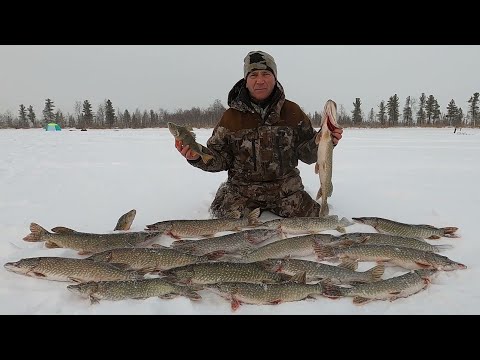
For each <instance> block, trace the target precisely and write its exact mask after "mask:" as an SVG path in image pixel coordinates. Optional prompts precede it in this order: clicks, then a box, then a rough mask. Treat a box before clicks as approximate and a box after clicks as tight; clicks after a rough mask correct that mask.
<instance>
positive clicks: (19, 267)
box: [4, 258, 40, 275]
mask: <svg viewBox="0 0 480 360" xmlns="http://www.w3.org/2000/svg"><path fill="white" fill-rule="evenodd" d="M39 263H40V258H27V259H21V260H19V261H15V262H8V263H6V264H5V265H4V267H5V269H7V270H8V271H11V272H14V273H16V274H22V275H27V274H28V273H29V272H30V271H32V270H33V269H35V267H36V266H38V264H39Z"/></svg>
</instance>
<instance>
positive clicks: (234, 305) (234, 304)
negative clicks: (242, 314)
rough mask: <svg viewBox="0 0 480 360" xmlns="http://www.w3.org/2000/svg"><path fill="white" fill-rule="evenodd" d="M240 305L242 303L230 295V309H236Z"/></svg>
mask: <svg viewBox="0 0 480 360" xmlns="http://www.w3.org/2000/svg"><path fill="white" fill-rule="evenodd" d="M241 305H242V302H241V301H240V300H238V299H235V297H233V296H232V299H231V300H230V306H231V308H232V311H237V310H238V308H239V307H240V306H241Z"/></svg>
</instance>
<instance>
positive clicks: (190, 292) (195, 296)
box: [182, 285, 203, 301]
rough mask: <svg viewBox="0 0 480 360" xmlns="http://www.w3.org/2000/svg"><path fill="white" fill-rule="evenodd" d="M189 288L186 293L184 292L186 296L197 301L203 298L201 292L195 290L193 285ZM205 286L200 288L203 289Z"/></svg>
mask: <svg viewBox="0 0 480 360" xmlns="http://www.w3.org/2000/svg"><path fill="white" fill-rule="evenodd" d="M189 288H190V289H189V290H188V291H187V292H186V293H185V294H182V295H184V296H186V297H188V298H189V299H190V300H193V301H197V300H201V299H202V297H201V296H200V294H198V293H196V292H195V291H194V290H193V286H192V285H189ZM202 289H203V287H202V288H201V289H199V290H202Z"/></svg>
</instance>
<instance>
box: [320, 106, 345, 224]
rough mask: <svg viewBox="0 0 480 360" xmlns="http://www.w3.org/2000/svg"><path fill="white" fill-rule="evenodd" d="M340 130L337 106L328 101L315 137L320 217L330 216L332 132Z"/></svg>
mask: <svg viewBox="0 0 480 360" xmlns="http://www.w3.org/2000/svg"><path fill="white" fill-rule="evenodd" d="M337 128H339V126H338V124H337V104H336V103H335V102H334V101H333V100H328V101H327V102H326V104H325V107H324V109H323V117H322V127H321V130H320V131H319V132H318V133H317V136H316V137H315V143H316V144H317V145H318V150H317V163H316V164H315V174H318V175H319V177H320V189H319V190H318V193H317V200H318V199H320V198H322V203H321V206H322V207H321V210H320V216H326V215H328V212H329V211H328V204H327V198H329V197H330V196H332V193H333V184H332V169H333V140H332V131H333V130H335V129H337Z"/></svg>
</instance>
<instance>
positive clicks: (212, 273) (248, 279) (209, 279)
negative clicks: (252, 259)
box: [163, 262, 285, 284]
mask: <svg viewBox="0 0 480 360" xmlns="http://www.w3.org/2000/svg"><path fill="white" fill-rule="evenodd" d="M163 274H164V275H167V277H168V278H169V279H172V281H178V282H181V283H186V284H191V283H192V284H216V283H220V282H245V283H255V284H257V283H265V284H272V283H278V282H281V281H282V280H284V279H285V276H282V274H277V273H273V272H269V271H266V270H265V269H264V268H263V267H261V266H259V265H257V264H254V263H253V264H240V263H228V262H210V263H203V264H195V265H189V266H185V267H182V268H175V269H171V270H169V271H165V272H163Z"/></svg>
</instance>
